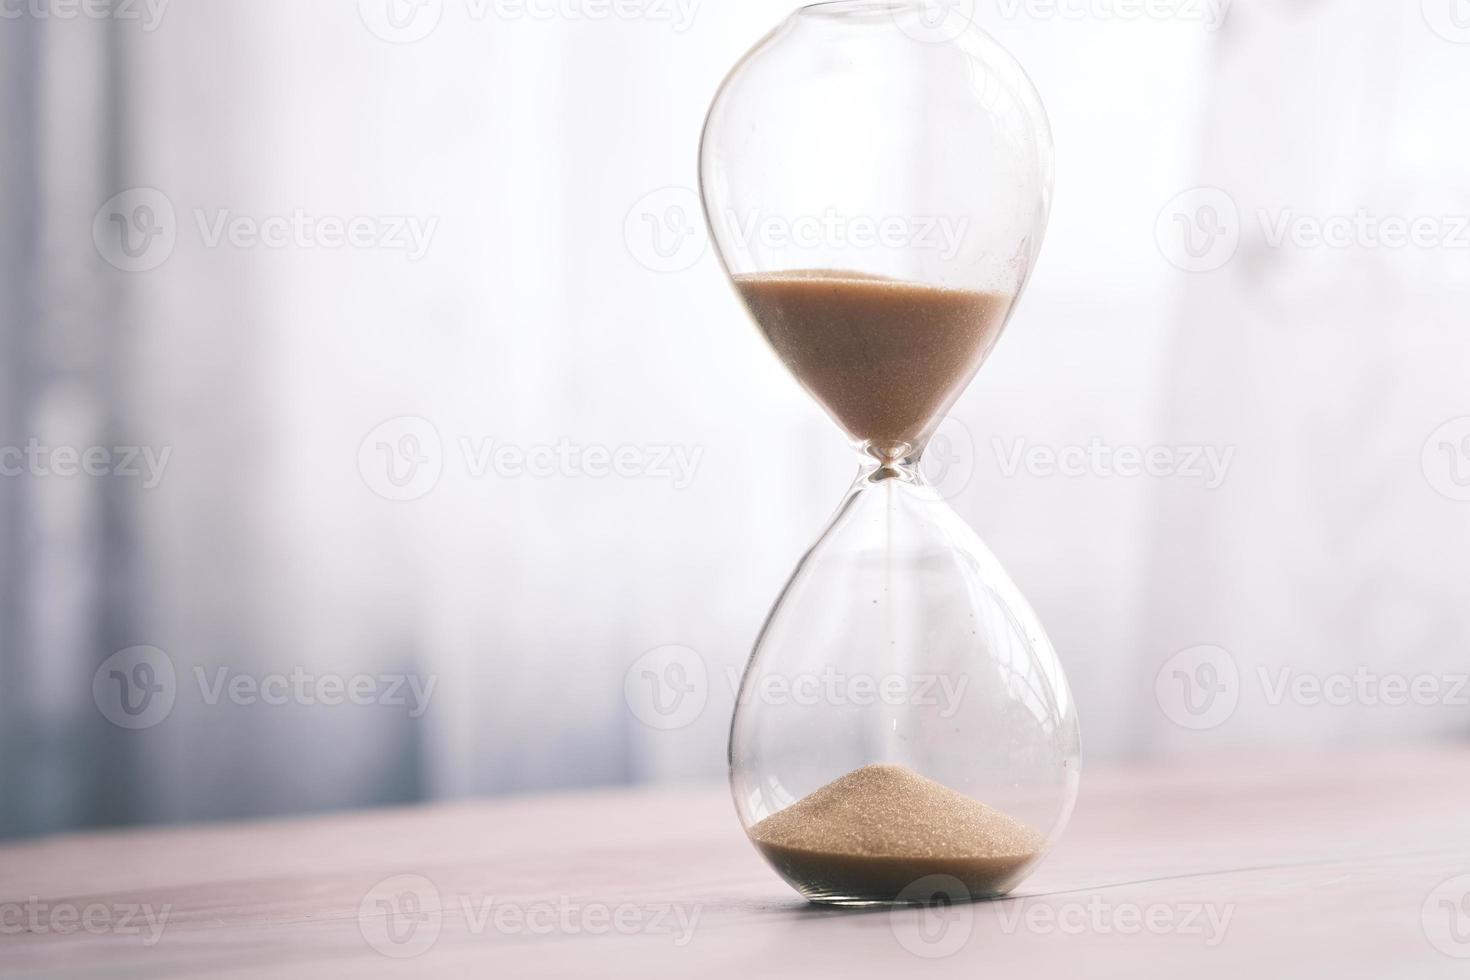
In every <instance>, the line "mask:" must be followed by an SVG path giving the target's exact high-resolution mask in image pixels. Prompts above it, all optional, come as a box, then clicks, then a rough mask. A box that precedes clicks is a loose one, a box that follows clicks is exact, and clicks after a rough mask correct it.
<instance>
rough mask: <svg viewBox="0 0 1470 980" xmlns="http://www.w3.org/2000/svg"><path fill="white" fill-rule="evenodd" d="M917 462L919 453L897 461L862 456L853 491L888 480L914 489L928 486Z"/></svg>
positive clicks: (866, 455)
mask: <svg viewBox="0 0 1470 980" xmlns="http://www.w3.org/2000/svg"><path fill="white" fill-rule="evenodd" d="M919 462H920V453H919V452H915V453H912V454H910V455H908V456H904V457H901V458H898V459H884V458H879V457H876V456H871V455H868V454H864V455H862V456H861V457H860V458H859V462H858V475H857V480H856V481H855V482H854V483H853V489H854V490H862V489H864V488H866V487H872V486H876V485H878V484H880V483H885V482H887V481H889V480H897V481H899V482H900V483H904V484H909V485H911V486H916V487H922V486H928V483H927V482H926V481H925V480H924V474H923V472H922V471H921V470H920V469H919Z"/></svg>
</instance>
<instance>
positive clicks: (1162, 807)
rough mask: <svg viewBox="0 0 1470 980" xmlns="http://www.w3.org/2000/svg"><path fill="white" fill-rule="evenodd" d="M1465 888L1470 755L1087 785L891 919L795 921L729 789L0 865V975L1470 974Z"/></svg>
mask: <svg viewBox="0 0 1470 980" xmlns="http://www.w3.org/2000/svg"><path fill="white" fill-rule="evenodd" d="M400 875H406V876H409V877H401V878H400V877H394V876H400ZM1460 875H1470V749H1466V748H1443V749H1431V750H1420V751H1413V752H1398V753H1394V754H1377V755H1337V756H1326V757H1321V758H1315V759H1314V758H1294V759H1290V760H1286V761H1283V760H1281V759H1279V758H1276V757H1274V753H1271V752H1267V751H1263V752H1262V753H1261V754H1260V756H1259V758H1258V759H1256V760H1254V761H1244V760H1242V761H1238V762H1236V763H1234V764H1231V765H1228V766H1223V767H1222V766H1218V765H1217V766H1215V767H1213V768H1210V769H1202V768H1199V767H1197V766H1192V765H1188V764H1183V765H1179V766H1176V767H1159V768H1152V769H1147V770H1136V771H1115V772H1102V771H1094V772H1084V777H1083V793H1082V800H1081V803H1080V804H1079V806H1078V810H1077V814H1076V816H1075V818H1074V820H1073V823H1072V826H1071V829H1070V830H1069V832H1068V833H1067V835H1066V837H1065V838H1064V840H1063V843H1062V844H1061V845H1060V846H1059V847H1058V848H1057V849H1056V850H1055V851H1054V852H1053V854H1052V855H1051V856H1050V858H1049V859H1048V860H1047V862H1046V863H1045V864H1044V865H1043V866H1042V868H1041V869H1040V870H1039V871H1038V872H1037V873H1036V875H1035V876H1033V877H1032V878H1031V879H1030V880H1028V881H1027V882H1026V883H1025V884H1024V885H1023V886H1022V888H1021V890H1020V892H1019V893H1018V896H1017V897H1016V898H1013V899H1010V900H1007V901H1002V902H991V903H984V904H978V905H965V906H958V907H954V908H949V909H944V908H941V909H936V910H931V911H924V910H905V911H904V912H902V913H899V914H892V913H889V912H887V911H872V912H842V911H832V910H823V909H817V908H815V907H813V906H809V905H806V904H805V903H803V902H802V901H801V900H799V899H798V898H797V897H796V895H795V894H794V893H792V892H791V891H789V890H788V889H787V887H786V885H785V884H784V883H782V882H781V881H780V880H778V879H777V878H776V877H775V875H773V874H772V873H771V872H770V871H768V870H767V869H766V867H765V865H764V864H763V863H762V862H761V861H760V859H759V858H758V857H757V855H756V854H755V852H754V851H753V850H752V849H751V847H750V846H749V845H748V844H747V843H746V841H745V839H744V837H743V836H742V834H741V832H740V829H739V827H738V826H737V824H736V823H735V818H734V815H733V811H732V810H731V806H730V802H729V799H728V796H727V795H726V792H725V790H724V789H723V787H710V788H707V789H700V790H684V791H667V790H663V791H645V792H632V791H629V792H600V793H579V794H568V795H561V796H546V797H539V798H534V799H520V800H507V801H496V802H486V803H471V804H456V805H448V806H443V805H441V806H432V807H424V808H418V809H401V810H390V811H376V812H368V813H355V814H347V815H335V816H326V817H313V818H307V819H293V820H280V821H272V822H262V823H249V824H230V825H218V826H195V827H177V828H164V829H150V830H141V831H125V832H114V833H98V834H86V835H75V836H68V837H59V838H54V839H50V840H42V841H32V842H22V843H16V844H10V845H7V846H4V847H0V973H3V974H5V975H20V976H92V975H106V976H138V977H160V976H185V975H200V976H206V975H207V976H272V977H276V976H321V977H375V976H380V975H382V976H388V975H408V974H412V975H435V976H458V975H467V976H483V977H496V978H501V977H506V978H518V977H539V976H575V977H624V976H627V977H648V976H670V977H675V976H677V977H695V978H699V980H711V978H715V977H727V976H728V977H734V976H742V977H744V976H749V977H827V976H893V977H907V976H910V975H926V976H927V975H934V976H954V977H965V978H967V980H979V978H986V977H1017V978H1023V980H1044V978H1050V977H1065V978H1071V977H1087V978H1096V977H1130V978H1133V977H1163V976H1168V977H1181V976H1182V977H1187V978H1189V980H1201V978H1212V977H1230V978H1239V977H1251V978H1263V980H1264V978H1275V977H1293V978H1295V977H1318V976H1320V977H1332V978H1347V977H1364V978H1367V977H1372V978H1375V980H1378V978H1391V980H1402V978H1411V977H1447V978H1448V977H1456V978H1465V977H1467V976H1470V897H1467V895H1470V877H1464V878H1457V876H1460ZM385 879H388V880H387V881H386V883H384V880H385ZM415 902H416V903H417V906H415V904H414V903H415ZM130 909H137V910H139V911H138V912H136V913H134V914H133V915H132V917H131V921H130V922H128V923H126V924H125V923H124V922H123V921H122V920H123V918H124V916H125V915H126V914H127V913H128V911H129V910H130ZM165 909H167V917H166V919H165V920H164V921H163V923H162V931H161V934H158V935H157V941H156V942H155V941H153V939H154V934H153V933H152V932H150V928H151V927H150V926H149V924H148V920H147V917H146V915H145V914H144V912H145V911H149V910H151V912H152V914H153V915H154V922H155V924H156V923H157V917H158V915H159V914H160V913H162V912H163V911H164V910H165ZM89 914H90V916H91V920H90V921H91V928H90V929H85V928H82V927H81V925H80V921H79V920H80V919H81V917H82V916H84V915H89ZM18 917H19V919H18ZM18 921H19V922H22V923H23V924H26V925H32V926H33V925H34V924H35V923H37V922H38V923H39V924H40V925H39V929H40V931H24V932H19V933H17V931H16V930H17V922H18ZM134 929H136V930H137V931H133V930H134ZM380 950H381V951H380ZM390 953H392V954H405V953H410V954H416V955H411V956H398V955H388V954H390Z"/></svg>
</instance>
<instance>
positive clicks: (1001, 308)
mask: <svg viewBox="0 0 1470 980" xmlns="http://www.w3.org/2000/svg"><path fill="white" fill-rule="evenodd" d="M734 278H735V286H736V288H737V289H738V290H739V291H740V295H741V297H742V298H743V299H744V300H745V305H746V306H747V307H749V309H750V313H751V316H753V317H754V318H755V322H756V324H757V325H759V327H760V328H761V330H762V332H764V333H765V335H766V339H767V340H769V341H770V343H771V346H772V347H774V348H775V349H776V353H777V354H778V355H780V357H781V359H782V360H783V361H785V362H786V366H787V367H789V368H790V369H791V372H792V374H794V375H796V379H797V380H798V381H800V382H801V383H802V385H803V386H805V387H806V389H807V390H808V391H810V392H811V393H812V395H813V396H814V397H815V398H816V399H817V400H818V401H820V402H821V403H822V405H823V406H825V407H826V409H827V410H828V411H829V412H831V413H832V415H833V416H834V417H835V418H836V419H837V421H838V423H839V424H840V425H841V426H842V427H843V428H844V429H846V430H847V432H848V434H849V435H851V436H852V437H853V438H855V439H858V440H861V441H865V442H868V443H870V444H871V445H872V446H874V447H876V448H877V450H878V451H879V452H880V454H882V455H885V456H888V457H891V458H897V457H898V456H902V455H907V454H908V452H909V451H910V450H912V449H913V448H915V447H917V446H918V445H919V444H920V443H922V442H923V440H924V439H926V438H927V437H928V435H929V434H930V431H931V429H932V426H933V424H934V423H937V421H938V418H939V416H940V414H941V413H943V412H944V411H945V410H946V409H948V408H949V406H950V405H952V404H953V403H954V400H955V399H956V398H958V397H959V395H960V392H961V391H963V390H964V387H965V385H966V384H968V383H969V381H970V379H971V378H972V377H974V375H975V372H976V371H977V370H979V368H980V364H981V363H982V362H983V361H984V360H985V356H986V355H987V354H989V353H990V349H991V347H993V346H994V345H995V341H996V339H997V338H998V337H999V335H1000V330H1001V327H1002V326H1003V325H1004V324H1005V317H1006V312H1007V311H1008V310H1009V309H1010V306H1011V298H1010V297H1009V296H1004V295H1002V294H999V293H986V292H978V291H970V290H963V289H947V288H944V287H940V286H927V285H923V284H921V283H913V282H903V281H900V280H897V279H885V278H880V277H877V276H868V275H865V274H863V273H859V272H839V271H831V270H823V269H808V270H801V271H796V272H782V273H776V274H772V275H738V276H735V277H734Z"/></svg>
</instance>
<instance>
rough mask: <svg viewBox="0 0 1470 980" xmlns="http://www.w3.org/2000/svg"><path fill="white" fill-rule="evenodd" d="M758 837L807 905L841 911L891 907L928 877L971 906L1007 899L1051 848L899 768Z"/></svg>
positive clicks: (787, 817)
mask: <svg viewBox="0 0 1470 980" xmlns="http://www.w3.org/2000/svg"><path fill="white" fill-rule="evenodd" d="M750 837H751V840H752V841H753V842H754V843H755V845H756V847H758V848H759V849H760V851H761V853H762V854H764V855H765V856H766V859H767V860H768V861H770V862H771V864H773V865H774V866H775V867H776V869H777V870H778V871H780V872H781V873H782V874H783V875H785V876H786V877H787V878H789V879H790V880H791V881H793V882H795V883H796V884H797V886H798V887H799V888H800V889H801V891H802V892H803V894H805V895H806V896H807V897H808V898H811V899H813V900H816V901H837V902H840V901H851V902H885V901H892V900H893V899H894V898H896V897H897V896H898V895H899V893H900V892H902V891H903V890H904V889H905V888H907V887H908V886H909V885H911V884H913V883H914V882H915V881H917V880H918V879H920V878H924V877H926V876H928V875H950V876H952V877H954V878H957V879H959V881H960V882H961V883H962V884H963V885H964V886H965V888H966V889H968V890H969V892H970V896H971V897H973V898H987V897H992V896H995V895H1002V894H1005V892H1007V891H1009V890H1010V889H1011V888H1012V887H1014V886H1015V884H1016V882H1018V881H1019V880H1020V878H1021V875H1022V873H1023V872H1024V871H1025V870H1026V868H1027V867H1028V866H1029V865H1030V864H1031V863H1032V862H1033V861H1035V860H1036V858H1038V857H1039V856H1040V854H1041V850H1042V848H1043V846H1044V844H1045V841H1044V840H1043V838H1042V836H1041V835H1040V834H1038V833H1037V832H1036V831H1034V830H1032V829H1031V828H1030V827H1027V826H1026V825H1025V824H1023V823H1021V822H1020V821H1018V820H1015V819H1014V818H1012V817H1009V816H1007V815H1006V814H1004V813H1001V812H1000V811H999V810H996V809H994V808H992V807H988V806H986V805H985V804H984V803H981V802H979V801H977V800H973V799H971V798H970V797H968V796H965V795H964V794H962V793H957V792H955V791H954V790H952V789H950V788H949V787H947V786H944V785H943V784H941V783H936V782H935V781H934V780H932V779H925V778H924V777H923V776H920V775H919V774H918V773H916V772H914V771H913V770H911V769H907V768H905V767H903V766H894V765H873V766H863V767H862V768H861V769H856V770H854V771H852V772H850V773H848V774H847V775H846V776H843V777H842V778H841V779H838V780H837V781H835V782H832V783H828V784H827V785H826V786H823V787H822V788H821V789H819V790H817V791H816V792H815V793H812V794H811V795H810V796H808V797H805V798H804V799H802V800H799V801H798V802H796V803H793V804H792V805H791V806H789V807H787V808H786V809H784V810H782V811H780V812H779V813H775V814H772V815H771V816H769V817H767V818H766V819H764V820H762V821H760V822H759V823H757V824H756V825H755V826H753V827H751V828H750ZM925 897H927V896H925ZM951 897H954V896H951Z"/></svg>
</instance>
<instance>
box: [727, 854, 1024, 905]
mask: <svg viewBox="0 0 1470 980" xmlns="http://www.w3.org/2000/svg"><path fill="white" fill-rule="evenodd" d="M753 843H754V844H755V846H756V848H757V849H759V850H760V852H761V854H763V855H764V856H765V858H766V860H767V861H769V862H770V863H771V866H772V867H774V868H775V869H776V870H777V871H778V872H780V874H781V876H782V877H783V878H785V879H786V880H787V881H788V882H790V883H791V885H792V887H794V888H795V889H796V890H797V891H798V892H800V893H801V894H802V897H804V898H806V899H807V900H808V901H811V902H816V903H818V904H820V905H841V906H846V907H871V906H881V905H927V904H930V903H932V902H934V901H935V900H936V899H939V898H944V899H947V900H948V901H950V902H965V901H980V900H984V899H990V898H1001V897H1003V896H1004V895H1006V894H1007V893H1009V892H1010V890H1011V889H1012V888H1014V887H1015V886H1016V885H1017V884H1019V883H1020V881H1021V880H1022V879H1023V878H1025V877H1026V875H1027V873H1028V872H1029V871H1030V870H1031V868H1032V866H1033V865H1034V864H1035V863H1036V861H1037V860H1038V859H1039V855H1035V854H1026V855H1016V856H1006V857H976V858H922V857H878V856H866V855H855V854H829V853H824V852H820V851H810V850H804V849H800V848H793V847H784V846H781V845H779V844H771V843H768V842H763V841H753Z"/></svg>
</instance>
